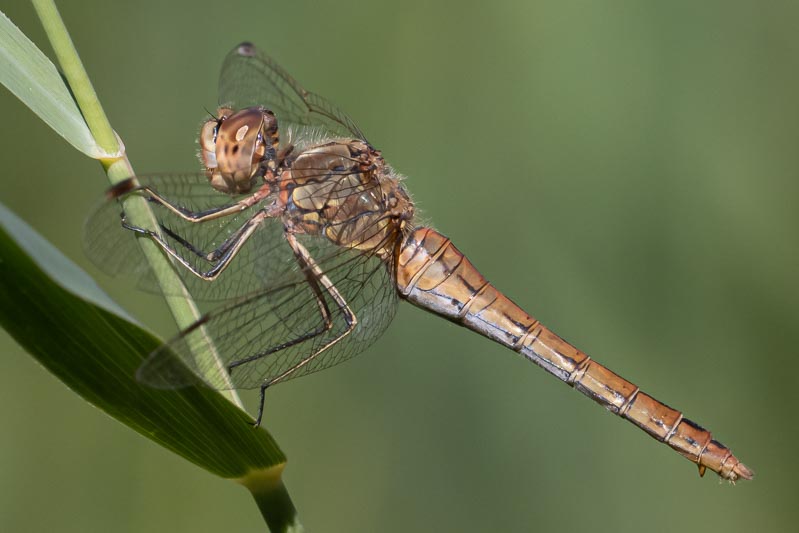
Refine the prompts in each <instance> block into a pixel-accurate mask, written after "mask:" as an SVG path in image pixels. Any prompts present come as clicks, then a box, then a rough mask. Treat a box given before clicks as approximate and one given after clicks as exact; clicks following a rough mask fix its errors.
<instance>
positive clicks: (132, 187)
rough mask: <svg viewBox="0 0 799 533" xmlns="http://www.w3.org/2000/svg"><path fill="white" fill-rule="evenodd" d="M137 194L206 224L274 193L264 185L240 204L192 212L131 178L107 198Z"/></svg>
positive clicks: (192, 220) (115, 187)
mask: <svg viewBox="0 0 799 533" xmlns="http://www.w3.org/2000/svg"><path fill="white" fill-rule="evenodd" d="M137 192H138V193H144V194H145V196H144V198H145V199H146V200H147V201H148V202H153V203H156V204H158V205H160V206H162V207H164V208H166V209H168V210H169V211H172V212H173V213H174V214H176V215H177V216H179V217H180V218H182V219H183V220H186V221H188V222H206V221H208V220H214V219H216V218H221V217H226V216H229V215H233V214H236V213H239V212H241V211H244V210H245V209H247V208H249V207H252V206H253V205H255V204H257V203H258V202H260V201H261V200H263V199H264V198H266V197H267V196H269V195H270V194H271V192H272V191H271V186H270V185H263V186H261V187H260V188H259V189H258V190H257V191H255V192H254V193H253V194H251V195H250V196H247V197H246V198H243V199H242V200H239V201H238V202H235V203H233V204H227V205H222V206H219V207H214V208H211V209H206V210H204V211H191V210H190V209H186V208H185V207H181V206H179V205H175V204H173V203H172V202H170V201H169V200H167V199H166V198H164V197H163V196H161V195H160V194H158V191H156V190H155V189H152V188H150V187H148V186H147V185H136V182H135V181H134V178H130V179H127V180H125V181H122V182H120V183H118V184H116V185H115V186H114V187H112V188H111V189H110V190H109V191H108V193H106V196H107V197H108V199H115V198H118V199H124V197H126V196H128V195H130V194H133V193H137Z"/></svg>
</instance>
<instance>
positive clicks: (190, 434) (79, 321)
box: [0, 205, 285, 498]
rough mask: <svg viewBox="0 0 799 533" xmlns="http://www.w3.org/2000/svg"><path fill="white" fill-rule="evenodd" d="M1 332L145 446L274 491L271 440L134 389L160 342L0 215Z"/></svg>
mask: <svg viewBox="0 0 799 533" xmlns="http://www.w3.org/2000/svg"><path fill="white" fill-rule="evenodd" d="M0 324H2V326H3V327H4V328H5V329H6V330H7V331H8V332H9V334H11V336H12V337H14V338H15V339H16V341H17V342H18V343H19V344H20V345H21V346H23V347H24V348H25V349H26V350H27V351H28V352H30V353H31V355H33V356H34V357H35V358H36V359H37V360H38V361H39V362H40V363H41V364H42V365H43V366H44V367H45V368H47V369H48V370H49V371H50V372H52V373H53V374H55V375H56V376H57V377H58V378H59V379H60V380H61V381H63V382H64V383H65V384H66V385H67V386H68V387H69V388H71V389H72V390H74V391H75V392H77V393H78V394H80V395H81V396H82V397H83V398H84V399H86V400H87V401H88V402H90V403H92V404H94V405H95V406H97V407H99V408H100V409H102V410H103V411H105V412H106V413H108V414H109V415H111V416H112V417H114V418H116V419H117V420H119V421H120V422H122V423H124V424H126V425H128V426H130V427H131V428H133V429H135V430H136V431H138V432H139V433H141V434H142V435H144V436H145V437H147V438H149V439H151V440H153V441H154V442H157V443H158V444H160V445H161V446H164V447H165V448H168V449H170V450H172V451H173V452H175V453H176V454H178V455H180V456H182V457H184V458H185V459H187V460H189V461H191V462H193V463H195V464H196V465H198V466H200V467H202V468H204V469H206V470H208V471H210V472H212V473H214V474H216V475H218V476H221V477H224V478H230V479H235V480H237V481H239V482H240V483H242V484H244V485H246V486H247V487H248V488H249V489H250V490H251V492H253V493H254V494H256V493H258V492H259V491H260V492H267V493H269V492H270V491H271V492H272V493H273V494H274V493H275V492H277V493H279V492H280V490H281V489H282V484H281V482H280V472H281V471H282V468H283V464H284V462H285V456H284V455H283V452H282V451H281V450H280V449H279V448H278V447H277V444H276V443H275V441H274V440H273V439H272V437H271V436H270V435H269V433H267V432H266V431H265V430H263V429H254V428H253V427H252V425H251V424H252V419H251V418H250V417H249V415H247V414H246V413H245V412H243V411H241V410H240V409H238V408H237V407H236V406H234V405H233V404H232V403H230V402H229V401H228V400H227V399H225V398H224V397H223V396H222V395H221V394H219V393H218V392H216V391H214V390H211V389H209V388H206V387H202V386H199V387H189V388H185V389H181V390H177V391H169V390H166V391H165V390H155V389H151V388H148V387H146V386H144V385H141V384H140V383H138V382H137V381H136V379H135V377H134V374H135V371H136V368H138V366H139V365H140V364H141V362H142V360H143V358H144V357H145V356H146V355H147V354H149V353H150V352H151V351H152V350H154V349H155V348H157V347H158V346H159V345H161V341H160V340H159V339H157V338H156V337H154V336H153V335H152V334H151V333H149V332H148V331H146V330H144V329H142V327H141V326H139V325H137V324H135V323H134V322H132V321H131V319H130V318H128V317H127V315H126V314H125V313H124V311H122V310H121V309H120V308H119V307H118V306H117V305H116V304H114V303H113V302H112V301H111V300H110V298H108V296H106V295H105V294H103V293H102V291H100V289H99V288H97V286H96V285H95V284H94V282H93V281H92V280H91V279H90V278H89V277H88V276H87V275H86V274H85V273H84V272H83V271H81V270H80V269H79V268H78V267H77V266H76V265H75V264H73V263H72V262H71V261H69V259H67V258H66V257H64V256H63V255H62V254H60V253H59V252H58V251H57V250H56V249H55V248H53V247H52V245H50V244H49V243H47V242H46V241H45V240H44V239H43V238H42V237H40V236H39V235H38V234H36V233H35V232H34V231H33V230H32V229H31V228H30V227H29V226H27V225H26V224H25V223H24V222H23V221H21V220H20V219H18V218H17V217H16V216H15V215H14V214H13V213H11V212H10V211H9V210H8V209H6V208H5V207H3V206H2V205H0ZM271 497H273V498H274V495H273V496H271Z"/></svg>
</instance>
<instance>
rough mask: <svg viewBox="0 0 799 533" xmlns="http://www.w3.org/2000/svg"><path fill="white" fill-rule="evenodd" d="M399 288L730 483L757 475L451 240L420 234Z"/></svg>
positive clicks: (411, 244) (400, 261)
mask: <svg viewBox="0 0 799 533" xmlns="http://www.w3.org/2000/svg"><path fill="white" fill-rule="evenodd" d="M397 286H398V289H399V292H400V294H402V296H403V297H404V298H406V299H407V300H408V301H410V302H411V303H413V304H415V305H417V306H419V307H422V308H424V309H427V310H429V311H432V312H434V313H436V314H439V315H441V316H443V317H445V318H447V319H449V320H452V321H454V322H457V323H459V324H461V325H463V326H465V327H467V328H469V329H471V330H474V331H476V332H478V333H480V334H482V335H485V336H486V337H488V338H490V339H492V340H494V341H496V342H499V343H500V344H503V345H505V346H507V347H509V348H511V349H513V350H515V351H517V352H519V353H520V354H522V355H523V356H524V357H526V358H527V359H529V360H531V361H533V362H534V363H536V364H537V365H539V366H540V367H542V368H543V369H544V370H546V371H547V372H549V373H551V374H554V375H555V376H557V377H558V378H559V379H561V380H562V381H565V382H566V383H568V384H569V385H571V386H572V387H574V388H576V389H577V390H579V391H580V392H582V393H583V394H585V395H586V396H588V397H589V398H591V399H593V400H594V401H596V402H597V403H599V404H601V405H603V406H605V407H606V408H607V409H608V410H609V411H611V412H613V413H616V414H617V415H619V416H621V417H622V418H625V419H627V420H629V421H630V422H632V423H633V424H635V425H636V426H638V427H640V428H641V429H643V430H644V431H646V432H647V433H649V434H650V435H651V436H652V437H654V438H655V439H657V440H659V441H660V442H665V443H666V444H668V445H669V446H671V447H672V448H674V449H675V450H677V451H678V452H679V453H681V454H682V455H683V456H685V457H686V458H688V459H689V460H691V461H693V462H694V463H696V464H697V465H698V466H699V472H700V474H703V473H704V471H705V468H709V469H711V470H713V471H714V472H717V473H718V474H719V476H721V477H722V478H724V479H729V480H731V481H735V480H737V479H739V478H744V479H751V478H752V475H753V473H752V472H751V471H750V470H749V469H748V468H747V467H746V466H745V465H744V464H743V463H741V462H740V461H739V460H738V459H737V458H736V457H735V456H734V455H733V454H732V452H731V451H730V450H729V448H727V447H726V446H724V445H723V444H721V443H720V442H718V441H716V440H713V438H712V436H711V434H710V432H709V431H707V430H705V429H704V428H702V427H701V426H699V425H698V424H696V423H694V422H692V421H690V420H688V419H687V418H684V417H683V415H682V413H681V412H680V411H677V410H675V409H672V408H671V407H669V406H667V405H666V404H664V403H661V402H659V401H658V400H656V399H654V398H652V397H651V396H649V395H648V394H646V393H644V392H642V391H641V390H640V389H639V388H638V387H637V386H635V385H634V384H632V383H630V382H629V381H627V380H625V379H624V378H622V377H621V376H619V375H617V374H615V373H614V372H612V371H611V370H609V369H607V368H606V367H604V366H602V365H601V364H599V363H597V362H596V361H594V360H592V359H591V358H590V357H589V356H587V355H586V354H584V353H583V352H581V351H580V350H578V349H577V348H575V347H574V346H572V345H571V344H569V343H568V342H566V341H564V340H563V339H561V338H560V337H558V336H557V335H555V334H554V333H553V332H552V331H550V330H549V329H547V328H546V327H544V326H542V325H541V324H540V323H539V322H538V321H537V320H536V319H534V318H533V317H531V316H530V315H528V314H527V313H525V312H524V311H523V310H522V309H521V308H519V307H518V306H517V305H516V304H514V303H513V302H512V301H511V300H510V299H509V298H507V297H506V296H505V295H503V294H502V293H501V292H499V291H498V290H497V289H496V288H494V286H493V285H491V284H490V283H488V281H486V279H485V278H484V277H483V276H482V275H481V274H480V272H478V271H477V269H476V268H474V266H473V265H472V264H471V262H469V260H468V259H467V258H466V257H465V256H464V255H463V254H462V253H461V252H460V251H458V249H457V248H455V246H453V245H452V243H451V242H450V240H449V239H448V238H446V237H444V236H443V235H441V234H440V233H438V232H436V231H435V230H432V229H430V228H418V229H416V230H415V231H414V232H413V233H411V234H410V235H408V236H407V237H406V239H405V241H404V242H403V245H402V247H401V249H400V252H399V256H398V258H397Z"/></svg>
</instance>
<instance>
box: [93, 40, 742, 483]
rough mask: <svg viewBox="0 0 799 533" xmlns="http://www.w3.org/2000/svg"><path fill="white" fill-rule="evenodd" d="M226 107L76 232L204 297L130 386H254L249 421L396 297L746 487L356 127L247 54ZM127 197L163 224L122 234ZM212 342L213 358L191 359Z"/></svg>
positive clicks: (710, 443) (234, 68)
mask: <svg viewBox="0 0 799 533" xmlns="http://www.w3.org/2000/svg"><path fill="white" fill-rule="evenodd" d="M220 103H221V107H220V108H219V111H218V115H217V116H215V117H212V118H210V119H209V120H207V121H206V122H205V123H204V125H203V126H202V129H201V132H200V159H201V160H202V163H203V165H204V167H205V171H203V172H198V173H191V174H184V175H155V176H145V177H140V178H136V179H131V180H127V181H124V182H122V183H120V184H118V185H116V186H115V187H113V188H112V189H111V190H110V191H109V193H108V196H109V197H110V198H112V199H114V200H116V201H113V202H108V203H107V206H106V207H105V208H101V209H100V210H99V211H97V212H96V213H95V215H93V217H92V218H91V219H90V220H89V222H88V224H87V229H88V231H87V237H86V244H87V251H88V254H89V256H90V257H92V259H93V260H94V261H95V262H96V263H97V264H98V265H99V266H101V267H102V268H103V269H105V270H106V271H109V272H111V273H114V274H116V273H119V272H128V273H132V274H135V275H136V276H138V279H139V281H140V284H141V285H142V286H143V287H144V288H145V289H148V288H149V289H152V290H157V289H156V285H155V284H154V282H153V278H152V273H151V272H150V271H149V268H148V266H147V264H146V263H145V262H144V260H143V259H142V256H141V253H140V251H139V249H138V246H137V243H136V242H135V241H136V238H146V239H151V240H152V241H154V242H155V243H157V244H158V245H159V246H160V247H161V249H162V250H163V251H164V252H165V253H166V254H168V256H169V257H171V258H172V259H173V260H174V262H175V266H176V268H177V270H178V271H179V273H180V274H181V276H182V278H183V280H184V282H185V284H186V287H187V288H188V289H189V291H190V292H191V293H192V294H193V296H194V297H195V298H196V299H198V300H200V301H203V302H208V303H209V304H208V305H209V306H210V310H209V311H208V312H207V313H205V314H204V315H203V316H202V318H201V319H200V320H198V321H197V323H196V324H194V325H193V326H191V327H188V328H186V329H185V330H184V331H182V332H181V333H180V334H179V335H178V336H176V337H175V338H174V339H172V340H171V341H169V342H168V343H166V344H165V345H164V347H162V348H161V349H159V350H158V351H156V352H154V353H153V354H151V355H150V356H149V358H148V359H147V360H146V361H145V363H144V364H143V365H142V367H141V368H140V369H139V371H138V374H137V376H138V378H139V379H140V380H141V381H143V382H144V383H147V384H149V385H152V386H155V387H161V388H173V387H182V386H188V385H191V384H196V383H199V382H202V383H205V384H206V385H209V386H211V387H214V388H217V389H225V388H233V387H234V388H259V389H260V393H261V396H260V400H261V403H260V407H259V410H258V415H257V418H256V425H258V424H260V422H261V417H262V414H263V403H264V392H265V390H266V389H267V387H270V386H271V385H274V384H276V383H279V382H282V381H286V380H288V379H290V378H294V377H299V376H302V375H306V374H309V373H311V372H314V371H317V370H321V369H323V368H327V367H330V366H332V365H335V364H337V363H339V362H341V361H344V360H345V359H347V358H349V357H351V356H353V355H355V354H357V353H359V352H361V351H363V350H364V349H366V347H367V346H369V345H370V344H371V343H372V342H374V341H375V340H376V339H377V338H378V337H379V336H380V335H381V333H382V332H383V331H384V330H385V329H386V327H387V326H388V324H389V322H390V321H391V319H392V318H393V315H394V312H395V309H396V306H397V303H398V300H400V299H402V300H407V301H409V302H411V303H412V304H414V305H417V306H419V307H421V308H423V309H426V310H428V311H431V312H433V313H435V314H437V315H440V316H442V317H444V318H446V319H448V320H451V321H453V322H456V323H458V324H460V325H462V326H465V327H467V328H469V329H471V330H473V331H475V332H477V333H479V334H481V335H483V336H485V337H488V338H489V339H491V340H493V341H495V342H498V343H500V344H502V345H504V346H506V347H508V348H510V349H511V350H513V351H515V352H518V353H519V354H521V355H522V356H523V357H525V358H526V359H529V360H530V361H532V362H533V363H535V364H537V365H538V366H540V367H541V368H543V369H544V370H546V371H547V372H549V373H551V374H553V375H554V376H556V377H557V378H558V379H560V380H562V381H564V382H565V383H567V384H569V385H570V386H572V387H574V388H575V389H577V390H578V391H580V392H582V393H583V394H585V395H586V396H588V397H589V398H591V399H593V400H594V401H596V402H598V403H599V404H601V405H603V406H605V407H606V408H607V409H608V410H609V411H611V412H613V413H615V414H617V415H619V416H621V417H622V418H625V419H627V420H629V421H630V422H632V423H633V424H635V425H636V426H638V427H640V428H641V429H643V430H644V431H645V432H647V433H648V434H649V435H651V436H652V437H654V438H655V439H657V440H658V441H660V442H664V443H666V444H668V445H669V446H671V447H672V448H674V449H675V450H677V451H678V452H679V453H680V454H682V455H683V456H685V457H686V458H688V459H690V460H691V461H693V462H694V463H696V464H697V465H698V466H699V471H700V474H704V472H705V469H707V468H709V469H711V470H713V471H714V472H717V473H718V474H719V476H721V477H722V478H725V479H728V480H730V481H735V480H737V479H740V478H744V479H751V478H752V476H753V473H752V471H751V470H750V469H749V468H747V467H746V466H745V465H744V464H743V463H741V462H740V461H739V460H738V459H737V458H736V457H735V456H734V455H733V454H732V452H731V451H730V450H729V448H727V447H726V446H724V445H723V444H721V443H719V442H718V441H716V440H714V439H713V438H712V436H711V434H710V432H709V431H707V430H705V429H703V428H702V427H700V426H699V425H697V424H696V423H694V422H692V421H690V420H688V419H687V418H684V417H683V415H682V413H681V412H680V411H677V410H675V409H672V408H670V407H668V406H667V405H665V404H663V403H661V402H659V401H658V400H656V399H654V398H653V397H651V396H649V395H648V394H646V393H644V392H643V391H641V390H640V389H639V388H638V387H637V386H635V385H634V384H632V383H631V382H629V381H627V380H625V379H623V378H621V377H620V376H619V375H617V374H615V373H613V372H612V371H610V370H608V369H607V368H606V367H604V366H602V365H601V364H599V363H598V362H596V361H594V360H593V359H591V358H590V357H589V356H587V355H586V354H584V353H583V352H581V351H580V350H578V349H577V348H575V347H574V346H572V345H570V344H569V343H567V342H566V341H564V340H563V339H561V338H560V337H558V336H557V335H556V334H554V333H553V332H552V331H550V330H549V329H547V328H546V327H544V326H543V325H541V323H540V322H539V321H538V320H536V319H535V318H533V317H532V316H530V315H529V314H527V313H526V312H525V311H523V310H522V309H521V308H520V307H518V306H517V305H516V304H514V303H513V302H512V301H511V300H510V299H509V298H507V297H506V296H505V295H503V294H502V293H501V292H499V290H497V289H496V288H495V287H494V286H493V285H492V284H491V283H489V282H488V281H486V279H485V278H484V277H483V276H482V274H480V272H478V271H477V269H476V268H475V267H474V266H473V265H472V263H471V262H470V261H469V260H468V259H467V258H466V257H465V256H464V255H463V254H462V253H461V252H460V251H459V250H458V249H457V248H456V247H455V246H454V245H453V244H452V242H451V241H450V239H448V238H447V237H445V236H443V235H442V234H440V233H439V232H437V231H436V230H434V229H432V228H429V227H424V226H419V225H417V224H416V223H415V220H414V206H413V202H412V201H411V199H410V197H409V195H408V193H407V192H406V190H405V188H404V185H403V179H402V176H400V175H399V174H398V173H397V172H396V171H395V170H394V169H392V168H391V167H390V166H389V165H388V164H387V163H386V162H385V160H384V159H383V157H382V156H381V153H380V151H378V150H376V149H375V148H374V147H373V146H372V145H371V144H370V143H369V142H368V141H367V140H366V137H365V136H364V134H363V133H362V132H361V130H360V129H359V128H358V127H357V126H356V125H355V123H354V122H353V121H352V120H351V119H350V118H349V117H347V116H346V115H345V114H344V113H342V112H340V111H338V110H337V109H336V108H335V107H334V106H333V105H331V104H330V103H329V102H328V101H326V100H325V99H323V98H321V97H320V96H318V95H316V94H314V93H311V92H308V91H306V90H305V89H303V88H302V87H301V86H300V85H299V84H298V83H297V82H296V81H295V80H294V79H293V78H292V77H291V76H289V75H288V74H287V73H286V72H285V71H284V70H283V69H282V68H280V67H279V66H278V65H277V64H276V63H275V62H274V61H273V60H272V59H270V58H269V57H267V56H266V55H264V54H262V53H260V52H259V51H258V50H256V48H255V47H254V46H253V45H252V44H250V43H242V44H240V45H239V46H237V47H236V48H234V49H233V50H232V51H231V52H230V53H229V54H228V56H227V57H226V59H225V62H224V65H223V67H222V73H221V77H220ZM209 184H210V186H209ZM131 195H138V196H141V197H143V198H145V199H146V200H147V201H148V202H149V204H150V206H151V208H152V210H153V212H154V213H155V219H156V221H157V227H153V228H145V227H141V226H136V225H133V224H132V223H131V222H130V221H129V220H128V218H127V216H126V215H125V213H124V211H123V212H122V227H123V228H125V229H126V230H127V231H122V230H120V229H119V226H120V224H119V219H118V218H117V221H116V222H111V223H110V224H109V223H107V222H106V221H105V217H107V216H109V214H113V216H116V217H118V216H119V212H120V206H119V203H121V202H122V201H124V200H125V199H126V198H128V197H130V196H131ZM118 202H119V203H118ZM109 206H110V207H109ZM209 337H210V338H211V339H213V342H214V345H215V346H216V350H217V353H216V354H210V355H207V356H203V355H199V356H198V355H197V354H202V353H203V352H202V347H203V344H204V343H205V342H206V339H207V338H209ZM220 361H221V365H220ZM186 368H188V369H189V371H186V370H185V369H186ZM220 369H221V371H220ZM215 376H218V377H215Z"/></svg>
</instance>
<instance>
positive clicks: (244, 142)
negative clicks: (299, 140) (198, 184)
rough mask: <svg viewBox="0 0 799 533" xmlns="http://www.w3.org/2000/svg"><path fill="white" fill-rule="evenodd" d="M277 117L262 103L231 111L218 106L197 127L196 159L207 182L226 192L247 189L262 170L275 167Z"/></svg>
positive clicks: (262, 172) (233, 192)
mask: <svg viewBox="0 0 799 533" xmlns="http://www.w3.org/2000/svg"><path fill="white" fill-rule="evenodd" d="M278 140H279V139H278V129H277V119H276V118H275V115H274V113H272V112H271V111H269V110H267V109H264V108H263V107H248V108H245V109H242V110H240V111H237V112H234V111H233V110H232V109H230V108H227V107H220V108H219V111H218V112H217V118H211V119H208V120H207V121H206V122H205V123H204V124H203V126H202V129H201V130H200V160H201V161H202V163H203V165H204V166H205V169H206V172H207V173H208V180H209V181H210V182H211V186H212V187H213V188H214V189H216V190H218V191H221V192H225V193H228V194H242V193H246V192H249V191H250V190H251V189H252V187H253V185H254V182H255V180H256V179H257V178H259V177H261V176H263V174H264V172H265V171H266V170H269V169H271V170H275V165H276V162H275V157H276V149H277V145H278Z"/></svg>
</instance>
